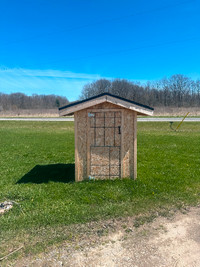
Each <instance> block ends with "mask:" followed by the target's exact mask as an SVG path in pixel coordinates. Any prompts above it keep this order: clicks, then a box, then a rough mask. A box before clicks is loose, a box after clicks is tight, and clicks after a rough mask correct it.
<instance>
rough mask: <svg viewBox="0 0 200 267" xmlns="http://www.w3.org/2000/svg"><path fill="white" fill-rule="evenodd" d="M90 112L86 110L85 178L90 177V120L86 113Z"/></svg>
mask: <svg viewBox="0 0 200 267" xmlns="http://www.w3.org/2000/svg"><path fill="white" fill-rule="evenodd" d="M89 112H90V111H89V110H87V177H89V175H90V131H91V129H90V118H89V116H88V113H89Z"/></svg>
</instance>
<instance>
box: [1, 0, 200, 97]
mask: <svg viewBox="0 0 200 267" xmlns="http://www.w3.org/2000/svg"><path fill="white" fill-rule="evenodd" d="M199 14H200V2H199V1H197V0H191V1H187V0H186V1H182V0H181V1H180V0H177V1H176V0H163V1H161V0H160V1H154V0H152V1H145V0H140V1H133V0H132V1H129V0H124V1H118V0H107V1H105V0H101V1H100V0H87V1H86V0H85V1H77V0H73V1H67V0H65V1H64V0H34V1H32V0H18V1H16V0H9V1H7V0H5V1H4V0H0V92H3V93H11V92H23V93H26V94H28V95H31V94H35V93H36V94H58V95H63V96H66V97H67V98H68V99H69V100H70V101H73V100H76V99H77V98H78V97H79V95H80V93H81V89H82V87H83V85H84V84H86V83H88V82H92V81H94V80H96V79H99V78H109V79H114V78H125V79H129V80H132V81H141V82H143V81H146V80H157V79H161V78H163V77H165V76H167V77H168V76H170V75H172V74H177V73H181V74H184V75H187V76H190V77H191V78H193V79H200V64H199V62H200V52H199V51H200V49H199V48H200V34H199V33H200V30H199V29H200V15H199Z"/></svg>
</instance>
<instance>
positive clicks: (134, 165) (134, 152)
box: [133, 112, 137, 179]
mask: <svg viewBox="0 0 200 267" xmlns="http://www.w3.org/2000/svg"><path fill="white" fill-rule="evenodd" d="M133 178H134V179H136V178H137V112H134V114H133Z"/></svg>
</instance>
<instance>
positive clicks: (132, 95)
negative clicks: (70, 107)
mask: <svg viewBox="0 0 200 267" xmlns="http://www.w3.org/2000/svg"><path fill="white" fill-rule="evenodd" d="M104 92H109V93H111V94H114V95H117V96H121V97H123V98H127V99H130V100H133V101H136V102H139V103H141V104H144V105H149V106H153V107H167V106H169V107H200V80H192V79H191V78H189V77H187V76H185V75H182V74H176V75H172V76H171V77H169V78H163V79H161V80H158V81H154V82H150V81H147V82H146V83H145V84H140V83H136V82H132V81H128V80H125V79H114V80H108V79H99V80H97V81H94V82H92V83H88V84H86V85H84V86H83V89H82V92H81V96H80V99H86V98H89V97H92V96H95V95H98V94H101V93H104ZM67 103H69V101H68V99H67V98H66V97H62V96H57V95H36V94H33V95H32V96H27V95H25V94H23V93H13V94H4V93H0V111H4V110H17V109H53V108H58V107H60V106H63V105H66V104H67Z"/></svg>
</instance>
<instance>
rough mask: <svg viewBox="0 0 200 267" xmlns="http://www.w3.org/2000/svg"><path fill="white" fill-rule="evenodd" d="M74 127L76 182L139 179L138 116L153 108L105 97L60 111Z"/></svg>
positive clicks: (106, 95) (105, 95)
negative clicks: (71, 121) (68, 118)
mask: <svg viewBox="0 0 200 267" xmlns="http://www.w3.org/2000/svg"><path fill="white" fill-rule="evenodd" d="M59 112H60V115H61V116H67V115H73V114H74V124H75V180H76V181H82V180H84V179H88V178H89V179H113V178H117V177H119V178H124V177H130V178H133V179H136V177H137V115H153V108H151V107H148V106H145V105H142V104H139V103H136V102H134V101H130V100H127V99H124V98H121V97H119V96H115V95H112V94H110V93H103V94H100V95H97V96H94V97H91V98H88V99H85V100H82V101H77V102H73V103H70V104H68V105H67V106H64V107H61V108H59Z"/></svg>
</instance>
